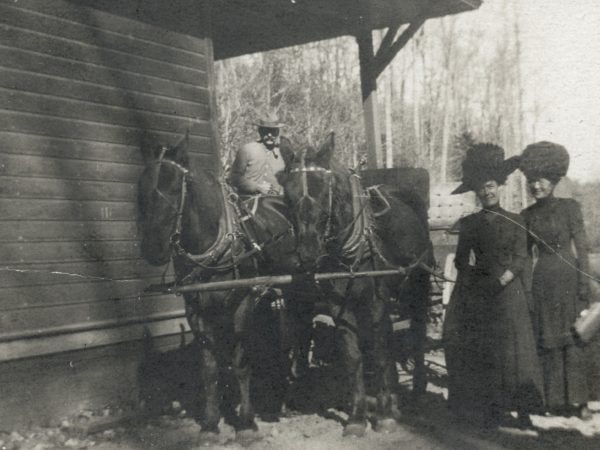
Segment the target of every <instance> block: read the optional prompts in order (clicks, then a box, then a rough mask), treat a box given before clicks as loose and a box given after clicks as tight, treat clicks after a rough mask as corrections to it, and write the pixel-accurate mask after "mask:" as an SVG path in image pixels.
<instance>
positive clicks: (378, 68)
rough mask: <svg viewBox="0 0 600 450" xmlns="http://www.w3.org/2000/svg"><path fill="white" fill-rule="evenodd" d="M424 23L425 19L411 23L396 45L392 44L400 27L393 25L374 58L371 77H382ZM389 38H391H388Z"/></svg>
mask: <svg viewBox="0 0 600 450" xmlns="http://www.w3.org/2000/svg"><path fill="white" fill-rule="evenodd" d="M424 23H425V19H424V18H419V19H416V20H415V21H413V22H411V23H410V24H409V25H408V27H407V28H406V29H405V30H404V31H403V32H402V34H401V35H400V36H399V37H398V39H396V41H395V42H394V43H391V42H392V39H393V38H394V37H395V35H396V32H397V31H398V28H399V25H398V26H396V25H393V26H391V27H390V28H389V29H388V32H387V33H386V35H385V36H384V38H383V40H382V41H381V45H380V46H379V49H378V50H377V54H376V55H375V56H374V57H373V66H374V67H373V68H372V72H371V75H372V76H373V77H375V79H377V77H379V75H381V72H383V70H384V69H385V68H386V67H387V65H388V64H389V63H390V62H392V60H393V59H394V57H395V56H396V54H398V52H399V51H400V50H401V49H402V47H404V46H405V45H406V44H407V43H408V41H410V39H411V38H412V37H413V36H414V35H415V33H416V32H417V31H419V29H420V28H421V26H422V25H423V24H424ZM390 32H393V34H390ZM388 36H390V37H389V38H388ZM384 44H385V45H384Z"/></svg>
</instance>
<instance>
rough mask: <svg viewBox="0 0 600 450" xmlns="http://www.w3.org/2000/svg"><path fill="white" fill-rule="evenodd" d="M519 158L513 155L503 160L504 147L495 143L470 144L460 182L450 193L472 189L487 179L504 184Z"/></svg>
mask: <svg viewBox="0 0 600 450" xmlns="http://www.w3.org/2000/svg"><path fill="white" fill-rule="evenodd" d="M519 159H520V158H519V157H518V156H513V157H511V158H508V159H506V160H505V159H504V149H503V148H502V147H500V146H498V145H495V144H473V145H471V146H470V147H469V149H468V150H467V155H466V156H465V159H464V161H463V163H462V171H463V175H462V184H461V185H460V186H458V187H457V188H456V189H455V190H454V191H452V194H462V193H463V192H468V191H473V190H475V189H476V188H477V186H478V185H480V184H481V183H485V182H486V181H489V180H495V181H496V182H498V184H504V183H505V182H506V178H507V177H508V175H510V174H511V173H512V172H514V171H515V170H516V169H517V167H519Z"/></svg>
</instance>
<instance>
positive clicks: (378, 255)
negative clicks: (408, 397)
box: [279, 134, 432, 435]
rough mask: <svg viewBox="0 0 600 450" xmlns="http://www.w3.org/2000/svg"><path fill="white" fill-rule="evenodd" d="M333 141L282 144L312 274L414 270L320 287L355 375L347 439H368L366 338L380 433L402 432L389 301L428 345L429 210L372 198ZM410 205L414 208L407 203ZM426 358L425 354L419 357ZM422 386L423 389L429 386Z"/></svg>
mask: <svg viewBox="0 0 600 450" xmlns="http://www.w3.org/2000/svg"><path fill="white" fill-rule="evenodd" d="M333 150H334V138H333V134H331V135H330V136H329V137H328V138H327V139H326V141H325V143H324V144H323V145H322V146H321V148H320V149H319V151H316V150H315V149H313V148H311V147H309V148H303V149H302V150H299V151H294V149H293V148H292V145H291V143H290V142H289V141H288V140H282V143H281V153H282V156H283V157H284V159H285V162H286V170H285V172H284V173H283V174H281V176H280V180H279V181H280V183H281V184H282V186H283V188H284V192H285V194H284V197H285V201H286V203H287V205H288V207H289V208H290V211H291V214H292V221H293V223H294V226H295V229H296V236H297V252H298V255H299V257H300V259H301V264H302V265H303V267H304V268H305V269H306V270H309V271H320V272H333V271H362V270H379V269H386V268H392V267H399V266H406V267H408V266H411V264H412V270H410V271H409V272H408V273H409V275H408V276H405V277H404V278H402V277H400V276H391V277H386V278H350V279H346V280H336V281H331V282H326V283H321V287H322V289H323V291H324V293H325V297H326V299H327V302H328V304H329V306H330V314H331V316H332V317H333V318H334V321H335V323H336V328H337V332H336V336H337V339H338V347H339V349H340V350H341V353H342V357H343V360H344V363H345V365H346V369H347V371H348V374H349V376H350V383H349V386H350V390H351V395H352V399H351V409H350V417H349V422H348V424H347V425H346V428H345V430H344V432H345V434H353V435H362V434H363V433H364V430H365V426H366V417H367V411H366V395H365V381H364V374H363V372H364V364H365V359H364V357H365V356H367V353H366V351H365V352H361V342H362V341H363V339H362V338H360V340H359V334H360V332H361V331H362V332H366V333H367V334H368V335H369V337H368V339H367V341H370V344H369V345H368V346H364V345H363V348H368V349H371V350H372V352H373V354H372V360H373V361H372V364H373V366H374V367H373V369H374V373H375V379H374V385H375V388H376V392H377V394H376V395H377V410H376V415H375V420H376V423H375V429H381V430H383V431H389V430H393V429H395V427H396V426H397V425H396V422H395V418H396V413H397V411H396V409H395V408H396V405H395V399H394V398H395V396H394V395H393V392H394V390H395V387H396V386H397V372H396V369H395V364H394V362H393V359H392V357H391V356H392V355H391V352H390V344H391V343H390V340H391V337H392V327H391V321H390V314H389V301H388V300H389V299H390V298H391V297H393V298H396V299H398V300H399V301H403V302H408V303H409V309H410V310H411V313H412V327H413V328H414V331H416V333H417V338H416V340H417V341H418V342H421V343H423V342H424V339H425V317H426V311H427V300H428V292H429V274H428V273H427V272H426V271H424V270H422V269H420V268H419V267H418V266H417V264H416V262H417V261H420V262H426V261H428V260H429V259H430V258H431V249H432V248H431V242H430V239H429V231H428V227H427V217H426V209H425V207H424V204H423V202H420V201H419V200H418V199H416V198H410V199H409V198H406V201H404V200H403V199H402V197H403V195H401V193H400V192H395V191H394V190H393V189H390V188H388V187H385V186H381V187H379V188H375V189H373V190H371V193H372V195H371V196H366V195H365V194H364V191H363V190H362V188H361V186H360V181H359V177H358V176H357V175H356V174H354V173H352V172H351V171H349V170H347V169H345V168H344V167H343V166H342V165H341V164H340V163H339V162H337V161H336V160H335V159H334V158H333V157H332V156H333ZM408 200H410V202H409V201H408ZM419 353H420V354H422V352H419ZM416 363H417V364H416V366H417V367H416V370H417V373H415V374H414V375H415V377H416V378H417V379H419V380H424V377H423V376H422V375H423V374H422V373H418V372H419V371H421V372H423V371H424V367H423V363H422V359H421V360H417V361H416ZM420 384H421V385H417V386H415V388H416V390H421V391H422V390H424V389H425V383H424V382H422V381H421V383H420Z"/></svg>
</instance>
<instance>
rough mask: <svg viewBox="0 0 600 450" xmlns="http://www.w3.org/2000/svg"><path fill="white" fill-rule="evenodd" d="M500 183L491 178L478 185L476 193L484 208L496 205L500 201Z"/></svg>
mask: <svg viewBox="0 0 600 450" xmlns="http://www.w3.org/2000/svg"><path fill="white" fill-rule="evenodd" d="M498 188H499V185H498V182H497V181H495V180H489V181H486V182H485V183H481V184H480V185H479V186H477V189H476V190H475V194H477V198H479V201H480V202H481V205H482V206H483V207H484V208H490V207H492V206H496V205H497V204H498V203H499V202H500V196H499V189H498Z"/></svg>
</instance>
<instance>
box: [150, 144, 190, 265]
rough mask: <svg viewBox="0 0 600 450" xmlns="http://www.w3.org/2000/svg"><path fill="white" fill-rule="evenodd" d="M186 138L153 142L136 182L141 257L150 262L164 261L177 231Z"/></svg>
mask: <svg viewBox="0 0 600 450" xmlns="http://www.w3.org/2000/svg"><path fill="white" fill-rule="evenodd" d="M188 142H189V138H188V135H187V134H186V135H185V137H184V138H183V139H181V140H180V142H179V143H178V144H177V145H175V146H174V147H165V146H155V147H153V148H152V149H151V150H150V151H147V152H146V153H147V154H146V155H145V156H146V167H145V169H144V171H143V172H142V175H141V176H140V180H139V183H138V213H139V215H138V225H139V230H140V233H141V238H142V240H141V252H142V257H143V258H144V259H145V260H146V261H147V262H148V263H150V264H153V265H162V264H166V263H167V262H168V261H169V259H170V257H171V240H172V238H173V237H174V235H175V234H176V233H177V232H178V230H176V228H177V223H178V220H179V221H180V220H181V219H180V217H181V215H182V213H183V200H184V189H185V188H186V187H185V186H186V182H187V176H188V169H187V167H188V164H189V161H188V156H187V147H188Z"/></svg>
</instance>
